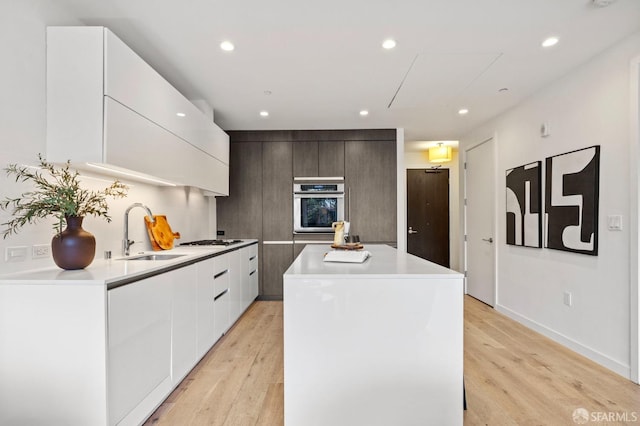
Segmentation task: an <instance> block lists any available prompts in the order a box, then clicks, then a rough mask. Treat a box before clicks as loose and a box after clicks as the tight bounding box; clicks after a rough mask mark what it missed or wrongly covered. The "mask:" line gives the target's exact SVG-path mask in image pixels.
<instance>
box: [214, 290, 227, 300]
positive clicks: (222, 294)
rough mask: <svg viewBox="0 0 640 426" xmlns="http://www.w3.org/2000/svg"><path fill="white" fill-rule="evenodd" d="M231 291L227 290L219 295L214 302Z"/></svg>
mask: <svg viewBox="0 0 640 426" xmlns="http://www.w3.org/2000/svg"><path fill="white" fill-rule="evenodd" d="M228 291H229V289H228V288H225V289H224V291H223V292H222V293H220V294H219V295H217V296H216V297H214V298H213V301H214V302H215V301H216V300H218V299H220V298H221V297H222V296H224V295H225V294H226V293H227V292H228Z"/></svg>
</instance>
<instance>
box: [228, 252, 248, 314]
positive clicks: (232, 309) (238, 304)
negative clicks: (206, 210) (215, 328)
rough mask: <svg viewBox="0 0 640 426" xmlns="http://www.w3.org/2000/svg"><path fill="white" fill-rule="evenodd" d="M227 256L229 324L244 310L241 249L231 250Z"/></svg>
mask: <svg viewBox="0 0 640 426" xmlns="http://www.w3.org/2000/svg"><path fill="white" fill-rule="evenodd" d="M228 256H229V271H230V273H231V275H230V277H229V303H230V306H229V316H230V321H231V324H233V323H234V322H236V321H237V319H238V318H240V315H242V312H244V306H243V303H242V275H243V274H242V260H243V259H242V249H240V250H235V251H232V252H231V253H229V254H228Z"/></svg>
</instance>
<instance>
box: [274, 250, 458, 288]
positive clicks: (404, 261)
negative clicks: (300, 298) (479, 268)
mask: <svg viewBox="0 0 640 426" xmlns="http://www.w3.org/2000/svg"><path fill="white" fill-rule="evenodd" d="M331 250H333V249H332V248H331V247H330V245H319V244H318V245H316V244H314V245H308V246H306V247H305V248H304V250H303V251H302V253H300V255H299V256H298V257H297V258H296V259H295V260H294V262H293V263H292V264H291V266H290V267H289V269H287V271H286V272H285V276H288V277H296V278H323V277H327V276H331V278H353V277H354V276H358V277H361V278H390V277H396V278H398V277H403V276H404V277H411V278H419V277H425V278H445V279H447V278H450V279H459V278H461V277H462V276H463V274H461V273H460V272H456V271H454V270H451V269H448V268H445V267H444V266H440V265H437V264H435V263H433V262H429V261H427V260H424V259H422V258H419V257H417V256H414V255H411V254H408V253H405V252H402V251H399V250H396V249H395V248H393V247H390V246H387V245H383V244H370V245H365V247H364V250H367V251H369V252H370V253H371V256H370V257H369V258H368V259H367V260H365V261H364V262H363V263H335V262H324V261H323V259H324V255H325V253H327V252H329V251H331Z"/></svg>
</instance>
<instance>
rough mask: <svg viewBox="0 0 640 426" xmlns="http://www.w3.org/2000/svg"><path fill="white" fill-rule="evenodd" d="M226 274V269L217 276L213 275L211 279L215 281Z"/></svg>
mask: <svg viewBox="0 0 640 426" xmlns="http://www.w3.org/2000/svg"><path fill="white" fill-rule="evenodd" d="M227 272H229V270H228V269H225V270H224V271H222V272H218V273H217V274H215V275H214V276H213V279H214V280H217V279H218V278H220V277H221V276H223V275H224V274H226V273H227Z"/></svg>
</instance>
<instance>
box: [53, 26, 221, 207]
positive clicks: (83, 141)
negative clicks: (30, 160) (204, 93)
mask: <svg viewBox="0 0 640 426" xmlns="http://www.w3.org/2000/svg"><path fill="white" fill-rule="evenodd" d="M110 103H113V104H117V106H119V108H118V107H114V106H113V105H111V106H110V105H109V104H110ZM109 108H110V110H109ZM177 112H181V113H184V114H185V116H184V117H179V116H177V115H176V113H177ZM123 118H124V119H123ZM103 125H104V127H103ZM47 159H48V160H49V161H53V162H65V161H67V160H71V162H72V163H73V165H74V167H76V168H85V167H87V166H86V163H99V164H104V165H107V166H110V168H112V169H114V170H117V169H125V170H123V171H133V172H138V173H143V174H147V175H150V176H151V177H157V178H161V179H166V180H169V181H172V182H173V183H177V184H180V185H185V186H194V187H198V188H202V189H204V190H207V191H211V192H214V193H216V194H219V195H228V194H229V136H228V135H227V134H226V133H225V132H224V131H223V130H222V129H220V128H219V127H218V126H217V125H216V124H215V123H214V122H213V120H212V119H210V118H208V117H206V116H205V115H204V114H203V113H202V112H201V111H200V110H199V109H198V108H196V107H195V105H193V104H192V103H191V102H190V101H189V100H188V99H186V98H185V97H184V96H183V95H181V94H180V93H179V92H178V91H177V90H176V89H175V88H174V87H172V86H171V85H170V84H169V83H168V82H167V81H166V80H164V78H162V77H161V76H160V75H159V74H158V73H157V72H156V71H154V70H153V69H152V68H151V67H150V66H149V65H148V64H146V63H145V62H144V61H143V60H142V59H141V58H140V57H139V56H138V55H137V54H136V53H135V52H133V51H132V50H131V49H130V48H128V47H127V46H126V45H125V44H124V43H123V42H122V41H121V40H119V39H118V38H117V37H116V36H115V35H114V34H113V33H111V32H110V31H109V30H108V29H106V28H104V27H49V28H47ZM143 160H144V161H143Z"/></svg>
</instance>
